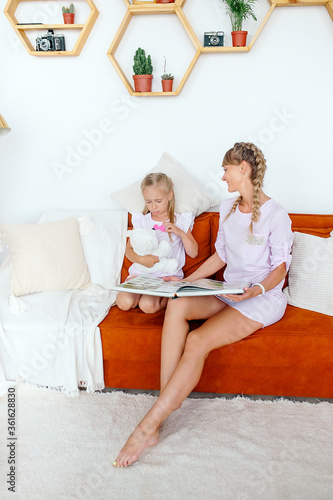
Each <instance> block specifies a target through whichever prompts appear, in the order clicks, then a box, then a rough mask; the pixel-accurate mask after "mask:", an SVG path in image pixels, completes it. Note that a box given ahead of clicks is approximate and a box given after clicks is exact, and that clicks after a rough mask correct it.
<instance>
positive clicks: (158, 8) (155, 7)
mask: <svg viewBox="0 0 333 500" xmlns="http://www.w3.org/2000/svg"><path fill="white" fill-rule="evenodd" d="M124 2H125V4H126V5H127V12H126V14H125V17H124V19H123V21H122V23H121V25H120V27H119V29H118V31H117V33H116V35H115V37H114V39H113V41H112V43H111V45H110V47H109V50H108V52H107V55H108V57H109V59H110V61H111V62H112V64H113V65H114V67H115V69H116V71H117V73H118V75H119V76H120V78H121V79H122V81H123V83H124V85H125V87H126V88H127V90H128V91H129V93H130V94H131V95H133V96H138V97H144V96H170V95H178V94H179V93H180V92H181V90H182V88H183V87H184V85H185V82H186V80H187V79H188V77H189V75H190V73H191V71H192V69H193V68H194V65H195V63H196V62H197V60H198V58H199V56H200V54H201V45H200V42H199V40H198V38H197V36H196V34H195V33H194V31H193V29H192V27H191V25H190V23H189V22H188V20H187V19H186V17H185V15H184V13H183V11H182V10H181V8H179V7H178V3H179V2H178V1H176V3H169V4H156V3H145V4H144V5H138V4H135V5H132V4H129V3H128V1H127V0H124ZM147 14H148V15H156V14H176V16H177V17H178V19H179V20H180V22H181V24H182V26H183V28H184V29H185V32H186V33H187V35H188V37H189V38H190V40H191V42H192V44H193V46H194V48H195V51H196V53H195V56H194V57H193V59H192V61H191V63H190V65H189V67H188V68H187V70H186V72H185V74H184V76H183V78H182V80H181V81H180V83H179V85H178V87H177V89H176V90H175V91H174V92H135V91H134V88H133V87H132V85H131V84H130V82H129V81H128V79H127V77H126V75H125V73H124V72H123V70H122V69H121V67H120V65H119V63H118V61H117V59H116V57H115V53H116V50H117V48H118V46H119V44H120V42H121V40H122V38H123V36H124V34H125V31H126V29H127V27H128V25H129V23H130V21H131V19H132V17H133V16H135V15H147Z"/></svg>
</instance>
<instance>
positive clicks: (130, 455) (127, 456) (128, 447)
mask: <svg viewBox="0 0 333 500" xmlns="http://www.w3.org/2000/svg"><path fill="white" fill-rule="evenodd" d="M158 439H159V430H158V429H156V428H155V427H154V428H151V429H149V428H148V430H147V428H145V427H144V426H143V425H142V424H141V423H140V424H139V425H138V426H137V427H136V429H134V431H133V432H132V434H131V435H130V437H129V438H128V440H127V441H126V443H125V446H124V447H123V448H122V449H121V451H120V453H119V455H118V457H117V458H116V460H115V461H114V462H113V464H112V465H114V466H115V467H127V466H128V465H131V464H132V463H134V462H135V461H136V460H137V459H138V458H139V456H140V455H141V453H142V452H143V451H144V450H145V449H146V448H148V447H149V446H155V444H157V443H158Z"/></svg>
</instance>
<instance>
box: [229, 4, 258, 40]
mask: <svg viewBox="0 0 333 500" xmlns="http://www.w3.org/2000/svg"><path fill="white" fill-rule="evenodd" d="M222 1H223V2H225V3H226V4H227V14H228V16H229V17H230V21H231V27H232V32H231V35H232V45H233V47H245V45H246V37H247V31H242V24H243V21H244V20H245V19H248V18H249V17H252V18H253V19H254V20H255V21H256V20H257V18H256V16H255V15H254V12H253V4H254V3H255V2H256V0H222Z"/></svg>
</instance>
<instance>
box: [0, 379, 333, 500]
mask: <svg viewBox="0 0 333 500" xmlns="http://www.w3.org/2000/svg"><path fill="white" fill-rule="evenodd" d="M16 391H17V393H16V417H17V421H16V435H17V442H16V459H17V463H16V493H11V492H8V491H7V486H8V485H7V484H6V480H7V479H6V474H7V473H8V472H9V464H8V450H9V448H7V447H6V443H8V440H7V437H8V431H7V427H8V424H7V398H6V396H5V397H2V398H1V399H0V424H1V425H0V447H1V451H0V457H1V462H0V478H1V480H0V498H1V499H2V500H4V499H15V500H17V499H19V500H21V499H24V500H25V499H28V500H50V499H51V500H53V499H54V500H60V499H64V500H74V499H87V500H108V499H117V500H123V499H124V500H125V499H126V500H127V499H130V500H133V499H142V500H155V499H156V500H160V499H168V500H169V499H170V500H173V499H179V500H180V499H182V500H183V499H184V500H187V499H198V500H199V499H200V500H206V499H207V500H213V499H218V500H220V499H222V500H224V499H225V500H261V499H262V500H268V499H269V500H275V499H279V500H280V499H281V500H294V499H296V500H303V499H306V500H329V499H332V497H333V405H332V404H330V403H326V402H322V403H319V404H310V403H298V402H297V403H294V402H291V401H286V400H277V401H275V402H270V401H253V400H250V399H246V398H241V397H239V398H236V399H232V400H227V399H219V398H216V399H187V400H186V401H185V402H184V404H183V406H182V408H181V409H180V410H178V411H176V412H175V413H174V414H173V415H171V416H170V418H169V419H168V420H167V421H166V423H165V424H164V427H163V429H162V432H161V437H160V443H159V444H158V445H157V446H155V447H153V448H149V449H148V450H146V451H145V452H144V453H143V454H142V456H141V457H140V460H139V461H138V462H137V463H136V464H135V465H132V466H130V467H128V468H126V469H115V468H113V467H112V466H111V464H112V462H113V460H114V458H115V457H116V456H117V454H118V451H119V449H120V448H121V447H122V445H123V444H124V442H125V440H126V439H127V437H128V435H129V433H130V432H131V431H132V429H133V428H134V427H135V425H136V424H137V423H138V422H139V421H140V420H141V418H142V417H143V416H144V414H145V413H146V412H147V410H148V409H149V408H150V407H151V405H152V404H153V402H154V401H155V397H153V396H148V395H138V396H134V395H128V394H124V393H121V392H113V393H108V394H87V393H85V392H83V393H80V395H79V396H78V397H75V398H68V397H67V396H65V395H64V394H62V393H57V392H55V391H50V390H47V389H38V388H36V387H33V386H30V385H20V386H19V387H18V388H17V389H16Z"/></svg>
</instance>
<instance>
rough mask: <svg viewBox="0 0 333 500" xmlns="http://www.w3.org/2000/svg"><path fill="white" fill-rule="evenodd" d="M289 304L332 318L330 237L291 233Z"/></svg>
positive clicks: (332, 244)
mask: <svg viewBox="0 0 333 500" xmlns="http://www.w3.org/2000/svg"><path fill="white" fill-rule="evenodd" d="M284 293H285V295H286V297H287V300H288V304H290V305H292V306H296V307H301V308H302V309H309V310H310V311H316V312H319V313H323V314H328V315H329V316H333V299H332V297H333V237H332V236H331V237H330V238H320V237H318V236H312V235H311V234H303V233H298V232H295V233H294V243H293V250H292V261H291V265H290V269H289V274H288V287H287V288H285V289H284Z"/></svg>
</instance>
